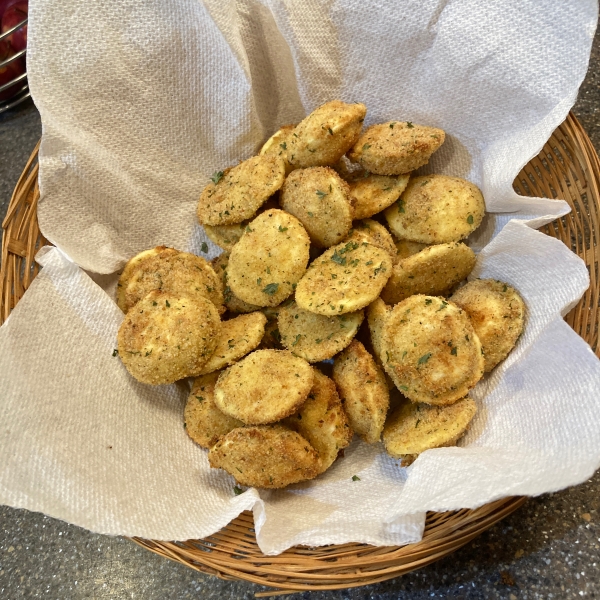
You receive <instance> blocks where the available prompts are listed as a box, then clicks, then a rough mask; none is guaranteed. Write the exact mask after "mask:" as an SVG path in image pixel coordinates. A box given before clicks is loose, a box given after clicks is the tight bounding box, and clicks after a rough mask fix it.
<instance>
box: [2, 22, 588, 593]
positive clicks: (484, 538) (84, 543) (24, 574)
mask: <svg viewBox="0 0 600 600" xmlns="http://www.w3.org/2000/svg"><path fill="white" fill-rule="evenodd" d="M574 112H575V114H576V115H577V116H578V117H579V119H580V120H581V122H582V123H583V125H584V127H585V129H586V130H587V132H588V133H589V134H590V136H591V138H592V141H593V142H594V145H595V147H596V149H597V150H600V35H598V34H597V35H596V39H595V44H594V50H593V53H592V59H591V62H590V69H589V72H588V75H587V77H586V80H585V83H584V85H583V87H582V89H581V92H580V95H579V99H578V101H577V104H576V106H575V109H574ZM40 134H41V125H40V122H39V116H38V114H37V112H36V110H35V108H34V107H33V105H32V104H31V103H28V104H27V105H25V106H21V107H19V108H17V109H15V110H13V111H12V112H11V113H9V114H5V115H0V207H1V211H2V212H1V214H2V216H3V215H4V214H5V211H6V207H7V205H8V202H9V200H10V195H11V193H12V190H13V188H14V185H15V183H16V181H17V179H18V177H19V175H20V174H21V170H22V168H23V166H24V165H25V162H26V160H27V158H28V157H29V154H30V152H31V150H32V149H33V147H34V146H35V143H36V142H37V140H38V139H39V136H40ZM599 523H600V472H598V473H596V475H594V477H592V479H590V480H589V481H587V482H586V483H584V484H582V485H580V486H577V487H574V488H570V489H567V490H564V491H561V492H558V493H556V494H549V495H544V496H541V497H539V498H533V499H530V500H528V501H527V503H526V504H525V506H524V507H522V508H521V509H520V510H518V511H517V512H516V513H514V514H512V515H511V516H509V517H508V518H506V519H504V520H503V521H502V522H500V523H499V524H497V525H496V526H495V527H493V528H492V529H490V530H489V531H487V532H485V533H484V534H482V535H481V536H480V537H478V538H477V539H476V540H475V541H474V542H472V543H471V544H469V545H467V546H465V547H464V548H462V549H461V550H459V551H457V552H455V553H454V554H452V555H451V556H449V557H447V558H445V559H443V560H441V561H439V562H437V563H435V564H433V565H430V566H429V567H426V568H424V569H422V570H420V571H417V572H414V573H410V574H408V575H405V576H403V577H400V578H397V579H393V580H391V581H387V582H384V583H380V584H377V585H370V586H367V587H363V588H356V589H349V590H339V591H331V592H306V593H303V594H292V595H289V596H287V597H288V598H290V600H296V599H299V598H310V599H311V600H333V599H339V598H344V599H363V598H370V599H373V600H392V599H405V598H411V599H415V600H416V599H424V598H436V597H437V598H481V599H489V598H507V599H510V600H515V599H517V598H523V599H533V598H536V599H544V600H545V599H548V598H581V597H584V598H599V597H600V569H599V565H600V526H599ZM265 590H266V588H262V587H260V586H256V585H253V584H249V583H245V582H229V581H221V580H219V579H217V578H214V577H210V576H206V575H202V574H199V573H196V572H195V571H193V570H191V569H188V568H187V567H184V566H181V565H179V564H176V563H173V562H170V561H168V560H166V559H164V558H161V557H159V556H156V555H154V554H151V553H150V552H148V551H146V550H144V549H142V548H140V547H138V546H136V545H135V544H134V543H133V542H130V541H128V540H125V539H121V538H111V537H107V536H101V535H95V534H92V533H89V532H87V531H85V530H83V529H80V528H78V527H74V526H72V525H67V524H66V523H63V522H61V521H57V520H55V519H51V518H48V517H45V516H43V515H40V514H37V513H30V512H27V511H24V510H15V509H12V508H8V507H0V598H1V599H7V600H17V599H19V598H48V599H50V600H67V599H68V600H71V599H72V600H79V599H82V600H83V599H86V600H90V599H102V600H104V599H106V600H109V599H110V600H121V599H126V598H140V599H144V600H164V599H171V600H178V599H185V598H202V599H206V600H209V599H213V598H214V599H217V598H218V599H224V598H235V599H243V598H248V599H249V598H253V597H254V594H255V593H256V592H260V591H265Z"/></svg>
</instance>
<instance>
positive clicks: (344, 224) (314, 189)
mask: <svg viewBox="0 0 600 600" xmlns="http://www.w3.org/2000/svg"><path fill="white" fill-rule="evenodd" d="M279 203H280V204H281V208H283V209H284V210H285V211H287V212H289V213H290V214H292V215H294V216H295V217H297V218H298V219H300V222H301V223H302V224H303V225H304V227H305V228H306V231H307V232H308V235H309V236H310V240H311V242H312V243H313V244H315V246H318V247H321V248H329V247H330V246H333V245H334V244H338V243H339V242H341V241H342V240H343V239H344V238H345V237H346V236H347V235H348V232H349V231H350V228H351V227H352V218H353V212H352V205H351V203H350V196H349V188H348V184H347V183H346V182H345V181H344V180H343V179H342V178H341V177H340V176H339V175H338V174H337V173H336V172H335V171H334V170H333V169H330V168H329V167H312V168H310V169H298V170H296V171H294V172H293V173H290V175H289V177H288V178H287V179H286V180H285V183H284V185H283V189H282V190H281V197H280V199H279Z"/></svg>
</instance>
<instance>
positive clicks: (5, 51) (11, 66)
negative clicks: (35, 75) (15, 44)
mask: <svg viewBox="0 0 600 600" xmlns="http://www.w3.org/2000/svg"><path fill="white" fill-rule="evenodd" d="M12 54H14V52H13V51H12V50H11V48H10V45H9V44H8V42H7V41H6V40H0V63H1V62H2V61H4V60H6V59H7V58H10V56H11V55H12ZM23 73H25V63H24V61H23V59H22V58H17V60H13V61H12V62H10V63H8V64H7V65H6V66H5V67H0V86H3V85H4V84H5V83H8V82H9V81H11V80H13V79H14V78H15V77H18V76H19V75H21V74H23ZM23 85H24V82H22V81H19V82H18V83H16V84H15V85H11V86H10V87H9V88H8V89H6V90H4V91H2V92H0V100H7V99H8V98H10V97H11V96H13V95H14V94H16V93H17V92H18V91H19V89H20V88H21V87H22V86H23Z"/></svg>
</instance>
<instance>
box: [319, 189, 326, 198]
mask: <svg viewBox="0 0 600 600" xmlns="http://www.w3.org/2000/svg"><path fill="white" fill-rule="evenodd" d="M317 196H319V200H323V198H325V196H327V192H322V191H321V190H317Z"/></svg>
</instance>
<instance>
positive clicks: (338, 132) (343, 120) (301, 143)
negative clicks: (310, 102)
mask: <svg viewBox="0 0 600 600" xmlns="http://www.w3.org/2000/svg"><path fill="white" fill-rule="evenodd" d="M366 114H367V107H366V106H365V105H364V104H359V103H356V104H346V103H344V102H341V101H340V100H333V101H331V102H327V104H323V105H322V106H319V108H317V109H316V110H314V111H313V112H311V113H310V115H308V117H306V118H305V119H304V120H303V121H301V122H300V123H299V124H298V125H297V126H296V128H295V129H294V131H293V132H292V134H291V136H290V137H289V138H288V141H287V151H288V160H289V162H290V163H291V164H292V165H294V166H295V167H302V168H306V167H316V166H324V165H333V164H335V163H336V162H337V161H338V160H340V158H341V157H342V156H343V155H344V154H346V152H347V151H348V150H349V149H350V148H351V147H352V146H353V145H354V143H355V142H356V140H357V139H358V136H359V135H360V130H361V129H362V124H363V121H364V120H365V115H366Z"/></svg>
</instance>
